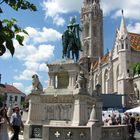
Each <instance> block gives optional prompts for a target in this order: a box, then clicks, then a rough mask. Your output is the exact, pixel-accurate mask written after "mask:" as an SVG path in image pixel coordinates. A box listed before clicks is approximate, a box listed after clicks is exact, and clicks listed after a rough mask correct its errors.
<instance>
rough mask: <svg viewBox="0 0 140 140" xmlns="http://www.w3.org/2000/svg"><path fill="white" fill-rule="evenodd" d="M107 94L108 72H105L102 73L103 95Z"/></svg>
mask: <svg viewBox="0 0 140 140" xmlns="http://www.w3.org/2000/svg"><path fill="white" fill-rule="evenodd" d="M107 92H108V70H107V69H106V70H105V73H104V93H107Z"/></svg>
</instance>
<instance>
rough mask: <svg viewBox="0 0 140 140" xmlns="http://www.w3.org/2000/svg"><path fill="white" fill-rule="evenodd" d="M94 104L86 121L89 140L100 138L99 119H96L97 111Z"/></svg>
mask: <svg viewBox="0 0 140 140" xmlns="http://www.w3.org/2000/svg"><path fill="white" fill-rule="evenodd" d="M96 110H97V109H96V106H95V105H93V107H92V111H91V114H90V119H89V121H88V123H87V126H90V137H91V140H101V135H102V133H101V132H102V131H101V125H100V122H99V120H98V119H97V113H96Z"/></svg>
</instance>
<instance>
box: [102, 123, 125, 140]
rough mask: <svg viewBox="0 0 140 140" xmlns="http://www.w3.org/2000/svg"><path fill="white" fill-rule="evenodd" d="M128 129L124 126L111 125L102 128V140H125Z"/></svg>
mask: <svg viewBox="0 0 140 140" xmlns="http://www.w3.org/2000/svg"><path fill="white" fill-rule="evenodd" d="M127 139H128V127H127V126H126V125H111V126H103V127H102V140H127Z"/></svg>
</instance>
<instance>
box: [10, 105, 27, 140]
mask: <svg viewBox="0 0 140 140" xmlns="http://www.w3.org/2000/svg"><path fill="white" fill-rule="evenodd" d="M10 123H11V125H12V129H13V136H12V137H11V140H19V132H20V128H21V127H24V126H23V122H22V119H21V115H20V109H19V107H18V106H16V107H15V108H14V112H13V114H12V116H11V119H10Z"/></svg>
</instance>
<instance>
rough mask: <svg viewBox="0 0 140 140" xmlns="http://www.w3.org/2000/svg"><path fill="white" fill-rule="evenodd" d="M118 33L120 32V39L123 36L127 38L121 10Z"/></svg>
mask: <svg viewBox="0 0 140 140" xmlns="http://www.w3.org/2000/svg"><path fill="white" fill-rule="evenodd" d="M119 32H120V38H124V37H125V36H127V28H126V24H125V18H124V15H123V10H122V19H121V24H120V31H119Z"/></svg>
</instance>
